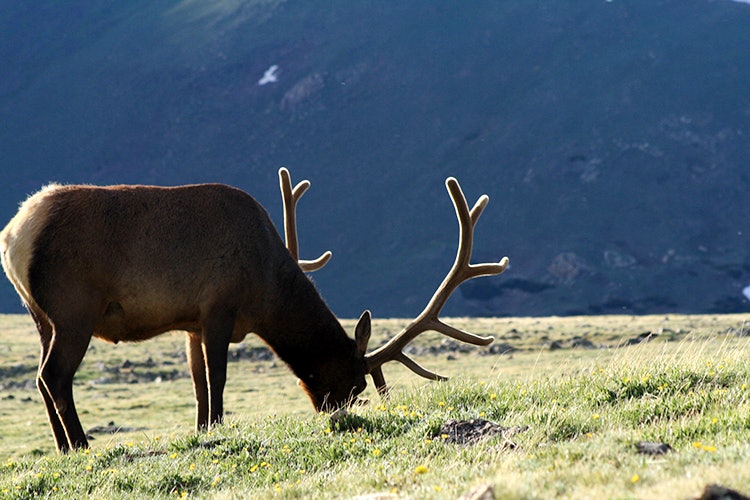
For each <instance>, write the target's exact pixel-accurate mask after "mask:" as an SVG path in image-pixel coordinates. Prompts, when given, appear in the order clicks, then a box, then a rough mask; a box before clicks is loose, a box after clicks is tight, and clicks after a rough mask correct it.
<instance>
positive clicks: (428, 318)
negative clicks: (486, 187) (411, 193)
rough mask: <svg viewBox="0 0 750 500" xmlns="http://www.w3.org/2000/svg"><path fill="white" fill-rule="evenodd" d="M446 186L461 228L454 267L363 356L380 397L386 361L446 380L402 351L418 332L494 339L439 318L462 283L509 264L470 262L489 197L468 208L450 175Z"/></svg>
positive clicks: (483, 342)
mask: <svg viewBox="0 0 750 500" xmlns="http://www.w3.org/2000/svg"><path fill="white" fill-rule="evenodd" d="M445 185H446V187H447V188H448V193H449V194H450V196H451V199H452V200H453V205H454V206H455V208H456V216H457V217H458V225H459V230H460V239H459V242H458V251H457V253H456V261H455V262H454V263H453V267H452V268H451V270H450V271H449V272H448V275H447V276H446V277H445V279H444V280H443V282H442V283H441V284H440V286H439V287H438V289H437V291H436V292H435V295H433V296H432V299H431V300H430V302H429V303H428V304H427V307H425V309H424V311H422V313H421V314H420V315H419V316H417V318H416V319H415V320H414V321H412V322H411V324H409V326H407V327H406V328H404V329H403V330H402V331H401V332H399V333H398V334H397V335H396V336H395V337H393V338H392V339H391V340H390V341H388V343H387V344H385V345H384V346H382V347H380V348H378V349H376V350H374V351H373V352H371V353H369V354H366V355H365V361H366V363H367V369H368V372H369V373H370V375H372V379H373V381H374V382H375V387H376V388H377V389H378V393H379V394H380V395H381V396H386V395H387V394H388V387H387V386H386V383H385V378H384V377H383V369H382V366H383V364H384V363H386V362H388V361H398V362H400V363H402V364H403V365H404V366H406V367H407V368H409V369H410V370H411V371H413V372H414V373H416V374H417V375H420V376H422V377H424V378H427V379H430V380H445V377H442V376H440V375H438V374H436V373H434V372H431V371H429V370H427V369H425V368H423V367H422V366H420V365H419V364H418V363H417V362H416V361H414V360H413V359H411V358H410V357H409V356H407V355H406V354H404V353H403V348H404V347H406V345H407V344H409V342H411V341H412V340H414V338H416V337H417V336H418V335H420V334H421V333H424V332H426V331H429V330H432V331H436V332H439V333H442V334H444V335H447V336H449V337H452V338H454V339H456V340H459V341H461V342H466V343H468V344H474V345H487V344H490V343H492V341H493V340H494V338H493V337H481V336H479V335H475V334H473V333H469V332H465V331H463V330H460V329H458V328H454V327H452V326H450V325H448V324H445V323H443V322H442V321H441V320H440V318H439V317H438V316H439V314H440V311H441V310H442V309H443V306H444V305H445V303H446V301H447V300H448V298H449V297H450V296H451V294H452V293H453V291H454V290H455V289H456V288H457V287H458V286H459V285H460V284H461V283H463V282H464V281H467V280H470V279H472V278H476V277H479V276H493V275H497V274H500V273H502V272H503V271H505V269H506V268H507V267H508V263H509V260H508V258H507V257H503V258H502V259H501V260H500V262H498V263H490V264H471V263H470V260H471V247H472V243H473V240H474V225H475V224H476V223H477V220H479V216H480V215H482V211H483V210H484V208H485V207H486V206H487V203H488V202H489V201H490V199H489V197H488V196H487V195H482V196H481V197H480V198H479V200H477V202H476V204H475V205H474V207H473V208H472V209H471V210H469V206H468V204H467V203H466V198H465V197H464V193H463V191H461V186H459V184H458V181H457V180H456V179H454V178H453V177H449V178H448V179H446V181H445Z"/></svg>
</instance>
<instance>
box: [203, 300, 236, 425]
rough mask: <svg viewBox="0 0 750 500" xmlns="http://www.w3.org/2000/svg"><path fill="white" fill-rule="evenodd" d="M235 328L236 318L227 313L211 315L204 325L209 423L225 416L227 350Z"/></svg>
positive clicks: (219, 421)
mask: <svg viewBox="0 0 750 500" xmlns="http://www.w3.org/2000/svg"><path fill="white" fill-rule="evenodd" d="M233 328H234V318H233V317H232V316H230V315H225V314H214V315H212V316H210V317H209V318H207V320H206V321H205V322H204V326H203V332H202V341H203V358H204V360H205V362H206V378H207V379H208V398H209V406H208V423H209V425H214V424H220V423H221V421H222V419H223V417H224V385H225V384H226V380H227V358H228V353H227V351H228V350H229V340H230V339H231V337H232V329H233Z"/></svg>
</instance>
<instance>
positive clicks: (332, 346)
mask: <svg viewBox="0 0 750 500" xmlns="http://www.w3.org/2000/svg"><path fill="white" fill-rule="evenodd" d="M291 262H292V264H293V268H290V266H284V267H285V269H284V271H282V272H281V273H280V274H281V276H280V279H279V290H278V293H277V294H276V296H275V300H274V301H273V302H274V303H273V304H271V307H269V310H270V311H271V313H270V314H269V315H268V316H267V318H266V321H264V322H263V324H262V325H259V328H257V329H256V333H257V335H258V336H259V337H261V338H262V339H263V340H264V341H265V342H266V343H267V344H268V345H269V346H270V347H271V349H273V351H274V352H275V353H276V354H277V355H278V356H279V357H280V358H281V359H282V360H283V361H284V362H285V363H286V364H287V365H289V367H290V368H291V369H292V371H293V372H294V373H295V374H296V375H297V376H298V377H302V376H304V375H305V374H307V373H310V372H315V371H316V367H318V366H321V365H323V364H326V363H327V362H329V361H330V360H334V359H343V358H348V357H352V356H353V355H354V353H355V351H356V349H355V343H354V340H353V339H351V338H349V336H348V335H347V334H346V332H345V331H344V329H343V327H342V326H341V324H340V323H339V321H338V319H337V318H336V316H335V315H334V314H333V312H332V311H331V310H330V309H329V308H328V306H327V305H326V304H325V302H324V301H323V299H322V297H321V296H320V294H319V293H318V291H317V289H316V288H315V285H314V284H313V282H312V281H311V280H310V279H309V278H308V277H307V275H305V274H304V273H303V272H302V271H301V270H300V269H299V267H298V266H297V264H296V263H295V262H294V261H291Z"/></svg>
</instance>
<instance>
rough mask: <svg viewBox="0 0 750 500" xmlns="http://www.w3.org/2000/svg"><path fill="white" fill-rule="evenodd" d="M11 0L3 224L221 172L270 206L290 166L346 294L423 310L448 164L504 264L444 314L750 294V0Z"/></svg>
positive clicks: (317, 248) (326, 276) (6, 291)
mask: <svg viewBox="0 0 750 500" xmlns="http://www.w3.org/2000/svg"><path fill="white" fill-rule="evenodd" d="M0 6H1V9H0V10H1V11H2V12H3V15H2V16H0V42H1V43H0V61H3V62H2V64H0V124H2V125H1V126H0V150H1V151H2V152H3V155H2V158H1V159H0V167H1V168H2V173H3V178H4V180H3V182H2V183H0V219H2V220H3V221H5V220H8V219H9V218H10V217H11V216H12V214H13V213H14V211H15V208H16V206H17V204H18V202H19V201H21V200H22V199H23V198H24V197H25V196H26V195H27V194H29V193H31V192H33V191H35V190H37V189H38V188H39V187H40V186H41V185H43V184H45V183H47V182H50V181H57V182H86V183H95V184H115V183H142V184H163V185H174V184H184V183H192V182H208V181H210V182H224V183H228V184H232V185H236V186H238V187H240V188H242V189H245V190H246V191H248V192H249V193H251V194H252V195H253V196H255V197H256V198H257V199H258V200H259V201H260V202H261V203H263V205H264V206H265V207H266V208H267V209H268V210H269V212H270V213H271V215H272V217H273V218H274V220H275V221H277V222H280V218H281V204H280V198H279V194H278V187H277V178H276V171H277V169H278V167H279V166H281V165H285V166H287V167H289V169H290V170H291V172H292V175H293V178H294V179H295V180H299V179H302V178H308V179H310V180H311V181H312V183H313V187H312V189H311V191H310V192H309V194H307V195H306V196H305V198H304V199H303V200H302V202H301V204H300V208H299V224H300V233H301V234H300V237H301V249H302V254H303V256H313V255H315V256H317V255H319V254H320V253H321V252H322V251H323V250H326V249H330V250H332V251H333V253H334V257H333V260H332V262H331V263H329V265H328V266H327V267H326V268H325V269H323V270H321V271H319V272H317V273H315V275H314V276H313V277H314V279H315V281H316V283H317V284H318V287H319V288H320V290H321V293H322V295H323V296H324V297H326V299H327V300H328V302H329V304H330V305H331V306H332V308H333V309H334V311H335V312H336V313H338V314H340V315H343V316H355V315H357V314H359V312H360V311H361V310H362V309H363V308H365V307H369V308H372V309H373V312H374V314H375V315H376V316H381V317H383V316H412V315H414V314H416V313H418V312H419V310H421V308H422V307H423V306H424V304H425V303H426V301H427V300H428V298H429V296H430V295H431V294H432V292H433V291H434V289H435V287H436V286H437V285H438V284H439V282H440V280H441V279H442V277H443V276H444V274H445V272H447V270H448V269H449V268H450V265H451V263H452V261H453V257H454V254H455V245H456V241H457V227H456V222H455V216H454V214H453V209H452V206H451V203H450V199H449V198H448V195H447V193H446V191H445V187H444V180H445V178H446V177H447V176H455V177H456V178H458V180H459V181H460V182H461V185H462V187H463V188H464V191H465V192H466V195H467V198H469V203H473V201H474V200H475V199H476V198H477V197H478V196H479V195H481V194H483V193H486V194H488V195H489V196H490V198H491V201H490V204H489V206H488V208H487V209H486V210H485V213H484V215H483V216H482V219H481V221H480V222H479V224H478V227H477V233H476V241H475V252H474V261H488V260H498V259H500V258H501V257H502V256H503V255H508V256H509V257H510V259H511V268H510V269H509V270H508V271H507V272H506V273H505V274H504V275H502V276H500V277H495V278H480V279H478V280H475V281H472V282H470V283H467V284H465V285H463V286H462V287H461V288H460V289H459V291H458V292H456V293H455V294H454V297H453V298H452V299H451V301H450V302H449V304H448V305H447V307H446V311H445V313H446V314H452V315H550V314H557V315H568V314H599V313H656V312H665V313H666V312H673V311H674V312H687V313H691V312H692V313H706V312H738V311H745V310H748V309H750V307H748V306H749V304H748V302H747V300H746V299H745V298H744V297H743V295H742V290H743V288H744V287H745V286H747V285H750V258H748V254H747V251H746V249H747V248H750V241H749V239H750V227H748V221H749V220H750V217H749V216H750V208H749V207H748V203H747V201H746V200H747V193H748V187H749V186H750V168H748V167H749V166H750V165H748V159H750V142H749V141H748V136H750V93H749V92H748V89H750V66H748V64H747V62H746V60H747V54H746V50H747V47H748V45H749V43H748V42H750V31H748V30H747V26H748V23H749V22H750V5H745V4H742V3H738V2H732V1H729V0H714V1H711V0H705V1H695V2H684V1H680V0H661V1H646V0H639V1H631V2H620V1H617V0H613V1H604V0H602V1H597V2H587V3H582V2H575V1H573V0H563V1H561V2H552V3H549V2H548V3H538V2H525V1H512V2H500V3H498V2H489V1H479V2H474V3H472V4H470V5H464V4H458V3H455V2H448V1H429V2H427V1H416V2H408V3H407V4H399V5H393V6H383V5H377V6H376V5H374V4H369V3H358V2H325V3H322V2H317V1H310V2H302V3H299V2H285V1H273V0H265V1H261V0H238V1H235V2H215V3H211V4H205V3H202V2H191V1H182V2H174V1H170V2H167V1H163V0H157V1H152V2H145V1H133V2H115V1H111V0H110V1H106V0H105V1H102V2H97V3H96V5H94V6H92V5H91V4H90V3H88V2H86V3H84V2H80V1H72V2H65V3H58V2H34V3H27V2H9V1H6V0H0ZM273 65H276V66H277V67H278V69H277V70H276V72H275V73H274V74H275V76H276V77H277V81H274V82H269V83H267V84H264V85H260V84H259V81H260V80H261V79H262V78H263V76H264V74H265V73H266V72H267V71H268V70H269V69H270V68H271V66H273ZM272 73H273V72H272ZM277 227H278V226H277ZM18 304H19V302H18V299H17V298H16V296H15V294H14V292H13V290H12V288H11V286H10V284H9V283H8V282H7V281H5V282H4V283H2V284H0V310H3V311H8V312H10V311H18V310H20V309H19V306H18Z"/></svg>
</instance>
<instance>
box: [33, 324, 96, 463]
mask: <svg viewBox="0 0 750 500" xmlns="http://www.w3.org/2000/svg"><path fill="white" fill-rule="evenodd" d="M90 340H91V331H86V330H79V329H75V328H60V327H59V326H58V325H55V326H54V333H53V334H52V338H51V341H50V342H49V343H48V345H47V348H46V353H44V350H45V349H44V347H43V348H42V349H43V355H44V358H43V359H42V361H41V364H40V367H39V376H38V381H37V386H38V387H39V390H40V392H42V395H43V397H44V401H45V404H46V405H47V413H48V416H49V418H50V424H51V426H52V432H53V433H54V434H55V440H56V441H57V444H58V449H59V450H60V451H61V452H63V453H64V452H66V451H68V450H69V449H70V448H72V449H78V448H88V440H87V439H86V433H85V432H84V431H83V426H82V425H81V421H80V419H79V418H78V412H77V411H76V408H75V403H74V401H73V377H74V375H75V372H76V370H77V369H78V366H79V365H80V364H81V361H82V360H83V356H84V354H86V349H87V348H88V345H89V341H90ZM50 403H51V404H50ZM53 410H54V412H55V413H54V415H53V414H52V411H53ZM55 416H56V417H57V420H55V418H54V417H55ZM60 426H61V427H62V430H63V431H64V434H65V436H66V438H67V444H68V446H67V447H65V446H61V441H63V440H62V436H60Z"/></svg>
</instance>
